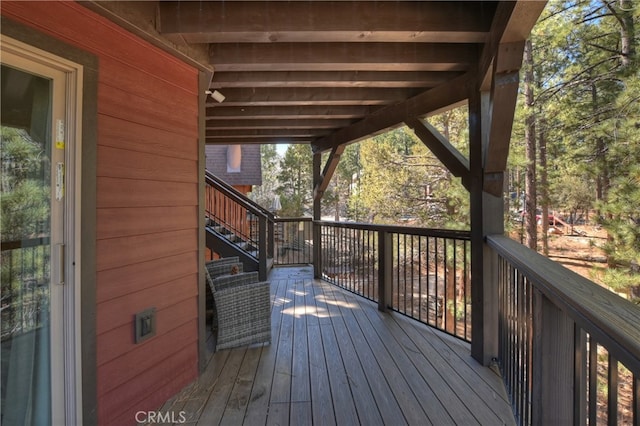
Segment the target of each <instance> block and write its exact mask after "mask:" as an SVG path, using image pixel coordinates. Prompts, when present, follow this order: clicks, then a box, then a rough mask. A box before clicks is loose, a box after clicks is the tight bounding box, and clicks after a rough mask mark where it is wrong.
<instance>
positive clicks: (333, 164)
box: [313, 145, 345, 200]
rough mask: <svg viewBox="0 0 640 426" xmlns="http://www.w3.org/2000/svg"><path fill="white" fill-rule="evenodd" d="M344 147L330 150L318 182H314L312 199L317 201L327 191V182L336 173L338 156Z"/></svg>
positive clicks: (339, 146) (340, 146) (338, 161)
mask: <svg viewBox="0 0 640 426" xmlns="http://www.w3.org/2000/svg"><path fill="white" fill-rule="evenodd" d="M344 149H345V145H338V146H336V147H334V148H333V149H332V150H331V154H329V158H327V162H326V164H325V165H324V169H323V170H322V173H321V174H320V176H319V178H318V181H317V182H316V184H315V186H314V188H313V199H314V200H319V199H321V198H322V196H323V195H324V191H326V190H327V187H328V186H329V182H330V181H331V177H332V176H333V173H334V172H335V171H336V168H337V167H338V164H339V163H340V156H341V155H342V153H343V152H344Z"/></svg>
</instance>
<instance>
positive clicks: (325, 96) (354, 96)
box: [206, 87, 416, 108]
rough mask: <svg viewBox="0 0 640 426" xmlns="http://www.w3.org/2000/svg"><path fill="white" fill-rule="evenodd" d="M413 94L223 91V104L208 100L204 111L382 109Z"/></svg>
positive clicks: (342, 90)
mask: <svg viewBox="0 0 640 426" xmlns="http://www.w3.org/2000/svg"><path fill="white" fill-rule="evenodd" d="M415 93H416V90H415V89H380V88H360V87H356V88H332V89H328V90H318V89H314V88H307V87H298V88H290V89H282V88H256V89H252V88H247V89H225V90H224V91H222V94H223V95H224V96H225V97H226V99H225V101H224V103H222V104H221V103H216V102H214V101H212V100H210V99H209V100H208V102H207V105H206V106H207V107H213V108H216V107H217V106H225V107H227V106H246V105H251V106H269V105H386V104H390V103H395V102H400V101H403V100H405V99H406V98H407V97H410V96H412V95H413V94H415Z"/></svg>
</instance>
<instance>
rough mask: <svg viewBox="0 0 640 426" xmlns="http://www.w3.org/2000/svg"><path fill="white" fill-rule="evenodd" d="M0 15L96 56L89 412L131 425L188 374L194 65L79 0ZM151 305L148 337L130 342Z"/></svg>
mask: <svg viewBox="0 0 640 426" xmlns="http://www.w3.org/2000/svg"><path fill="white" fill-rule="evenodd" d="M2 14H3V15H5V16H7V17H9V18H11V19H14V20H16V21H19V22H22V23H24V24H26V25H29V26H32V27H34V28H36V29H38V30H40V31H42V32H44V33H47V34H49V35H51V36H53V37H56V38H58V39H61V40H63V41H64V42H66V43H69V44H72V45H75V46H77V47H79V48H81V49H84V50H86V51H89V52H91V53H93V54H95V55H96V56H98V57H99V64H100V65H99V67H100V68H99V82H98V83H99V86H98V122H97V126H98V163H97V170H96V174H97V194H96V195H97V207H98V208H97V212H96V214H97V219H98V229H97V259H96V260H97V277H96V292H97V301H96V302H97V307H96V313H97V324H96V327H97V358H98V359H97V364H98V371H97V387H98V389H97V391H98V407H97V409H98V418H99V423H100V424H102V425H111V424H113V425H126V424H135V423H136V422H135V413H136V412H137V411H149V410H156V409H158V408H159V407H160V406H161V404H162V403H164V402H165V401H166V400H167V399H168V398H169V397H171V396H172V395H173V394H175V393H176V392H177V391H178V390H180V389H181V388H182V387H183V386H184V385H186V384H187V383H188V382H190V381H192V380H193V379H194V378H195V377H196V376H197V357H198V344H197V338H198V332H197V328H198V327H197V291H198V290H197V289H198V275H197V273H198V252H197V250H198V244H197V228H198V221H197V203H198V140H197V138H198V120H197V118H198V117H197V114H198V107H197V106H198V104H197V99H198V72H197V70H196V69H194V68H192V67H190V66H188V65H186V64H184V63H183V62H181V61H179V60H178V59H176V58H174V57H172V56H170V55H168V54H167V53H165V52H163V51H161V50H159V49H157V48H155V47H154V46H152V45H150V44H149V43H147V42H145V41H143V40H141V39H140V38H138V37H137V36H135V35H133V34H131V33H129V32H127V31H125V30H123V29H122V28H120V27H118V26H117V25H115V24H113V23H111V22H110V21H108V20H106V19H104V18H102V17H100V16H98V15H96V14H95V13H93V12H91V11H90V10H88V9H86V8H84V7H82V6H80V5H79V4H77V3H73V2H9V1H3V2H2ZM152 306H154V307H156V309H157V334H156V336H155V337H153V338H152V339H149V340H147V341H145V342H143V343H140V344H135V343H134V339H133V335H134V332H133V316H134V314H135V313H136V312H138V311H141V310H144V309H146V308H148V307H152Z"/></svg>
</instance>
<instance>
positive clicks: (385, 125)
mask: <svg viewBox="0 0 640 426" xmlns="http://www.w3.org/2000/svg"><path fill="white" fill-rule="evenodd" d="M472 80H473V76H472V75H469V74H465V75H463V76H460V77H457V78H455V79H453V80H450V81H449V82H447V83H445V84H442V85H440V86H437V87H434V88H433V89H430V90H427V91H426V92H423V93H421V94H419V95H417V96H414V97H412V98H409V99H407V100H406V101H403V102H400V103H398V104H394V105H389V106H386V107H384V108H380V109H379V110H377V111H375V112H374V113H373V114H371V115H369V116H367V117H365V118H364V119H362V120H360V121H358V122H356V123H354V124H352V125H350V126H348V127H345V128H343V129H341V130H339V131H337V132H335V133H332V134H331V135H329V136H326V137H324V138H321V139H319V140H317V141H315V142H313V143H312V148H313V151H314V152H323V151H327V150H329V149H332V148H333V147H336V146H338V145H342V144H348V143H352V142H356V141H358V140H361V139H364V138H366V137H368V136H373V135H376V134H379V133H382V132H383V131H385V130H387V129H391V128H393V127H396V126H398V125H400V123H402V122H404V121H405V120H406V119H409V118H412V117H423V116H425V115H427V114H432V113H436V112H438V111H440V110H443V109H445V108H448V107H451V106H452V105H458V104H461V103H462V102H464V101H465V100H466V99H467V97H468V94H469V87H468V86H469V84H471V83H472Z"/></svg>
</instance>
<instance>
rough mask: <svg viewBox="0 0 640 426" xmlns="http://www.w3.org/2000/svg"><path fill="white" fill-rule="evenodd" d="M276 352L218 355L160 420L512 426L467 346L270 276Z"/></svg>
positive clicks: (304, 274)
mask: <svg viewBox="0 0 640 426" xmlns="http://www.w3.org/2000/svg"><path fill="white" fill-rule="evenodd" d="M270 280H271V286H272V295H273V298H272V299H273V312H272V329H273V341H272V344H271V345H264V346H263V345H259V346H257V347H256V346H254V347H249V348H246V347H245V348H237V349H233V350H225V351H219V352H216V353H215V354H214V356H213V357H212V358H211V361H210V362H209V364H208V366H207V368H206V371H205V372H204V373H203V374H202V375H201V377H200V378H199V379H198V380H197V381H196V382H194V383H192V384H191V385H189V386H188V387H186V388H185V389H184V390H183V391H182V392H181V393H179V394H178V395H176V396H175V397H174V398H172V399H171V400H170V401H168V402H167V403H166V404H165V405H164V406H163V407H162V408H161V412H172V413H174V418H178V416H179V413H180V412H183V416H184V417H186V423H188V424H197V425H203V426H204V425H206V426H210V425H217V424H226V425H240V424H247V425H259V424H273V425H275V424H278V425H287V424H291V425H312V424H315V425H333V424H337V425H355V424H363V425H378V424H389V425H400V424H413V425H428V424H434V425H447V424H451V425H453V424H457V425H472V424H481V425H501V424H508V425H511V424H514V418H513V414H512V412H511V408H510V406H509V404H508V402H507V400H506V394H505V391H504V388H503V385H502V382H501V379H500V378H499V377H498V376H497V375H496V374H495V373H494V372H493V371H492V370H491V369H489V368H485V367H482V366H481V365H479V364H478V363H477V362H476V361H474V360H473V359H472V358H471V356H470V351H469V345H468V344H466V343H464V342H461V341H459V340H457V339H455V338H452V337H450V336H448V335H446V334H443V333H440V332H437V331H435V330H433V329H431V328H429V327H427V326H424V325H422V324H419V323H417V322H415V321H413V320H410V319H408V318H406V317H404V316H402V315H400V314H395V313H391V314H383V313H381V312H379V311H378V310H377V306H376V305H375V304H374V303H372V302H370V301H368V300H366V299H363V298H361V297H359V296H356V295H354V294H351V293H348V292H345V291H342V290H341V289H339V288H337V287H335V286H333V285H331V284H327V283H325V282H322V281H318V280H314V279H313V278H312V271H311V268H276V269H274V270H273V272H272V273H271V276H270Z"/></svg>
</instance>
